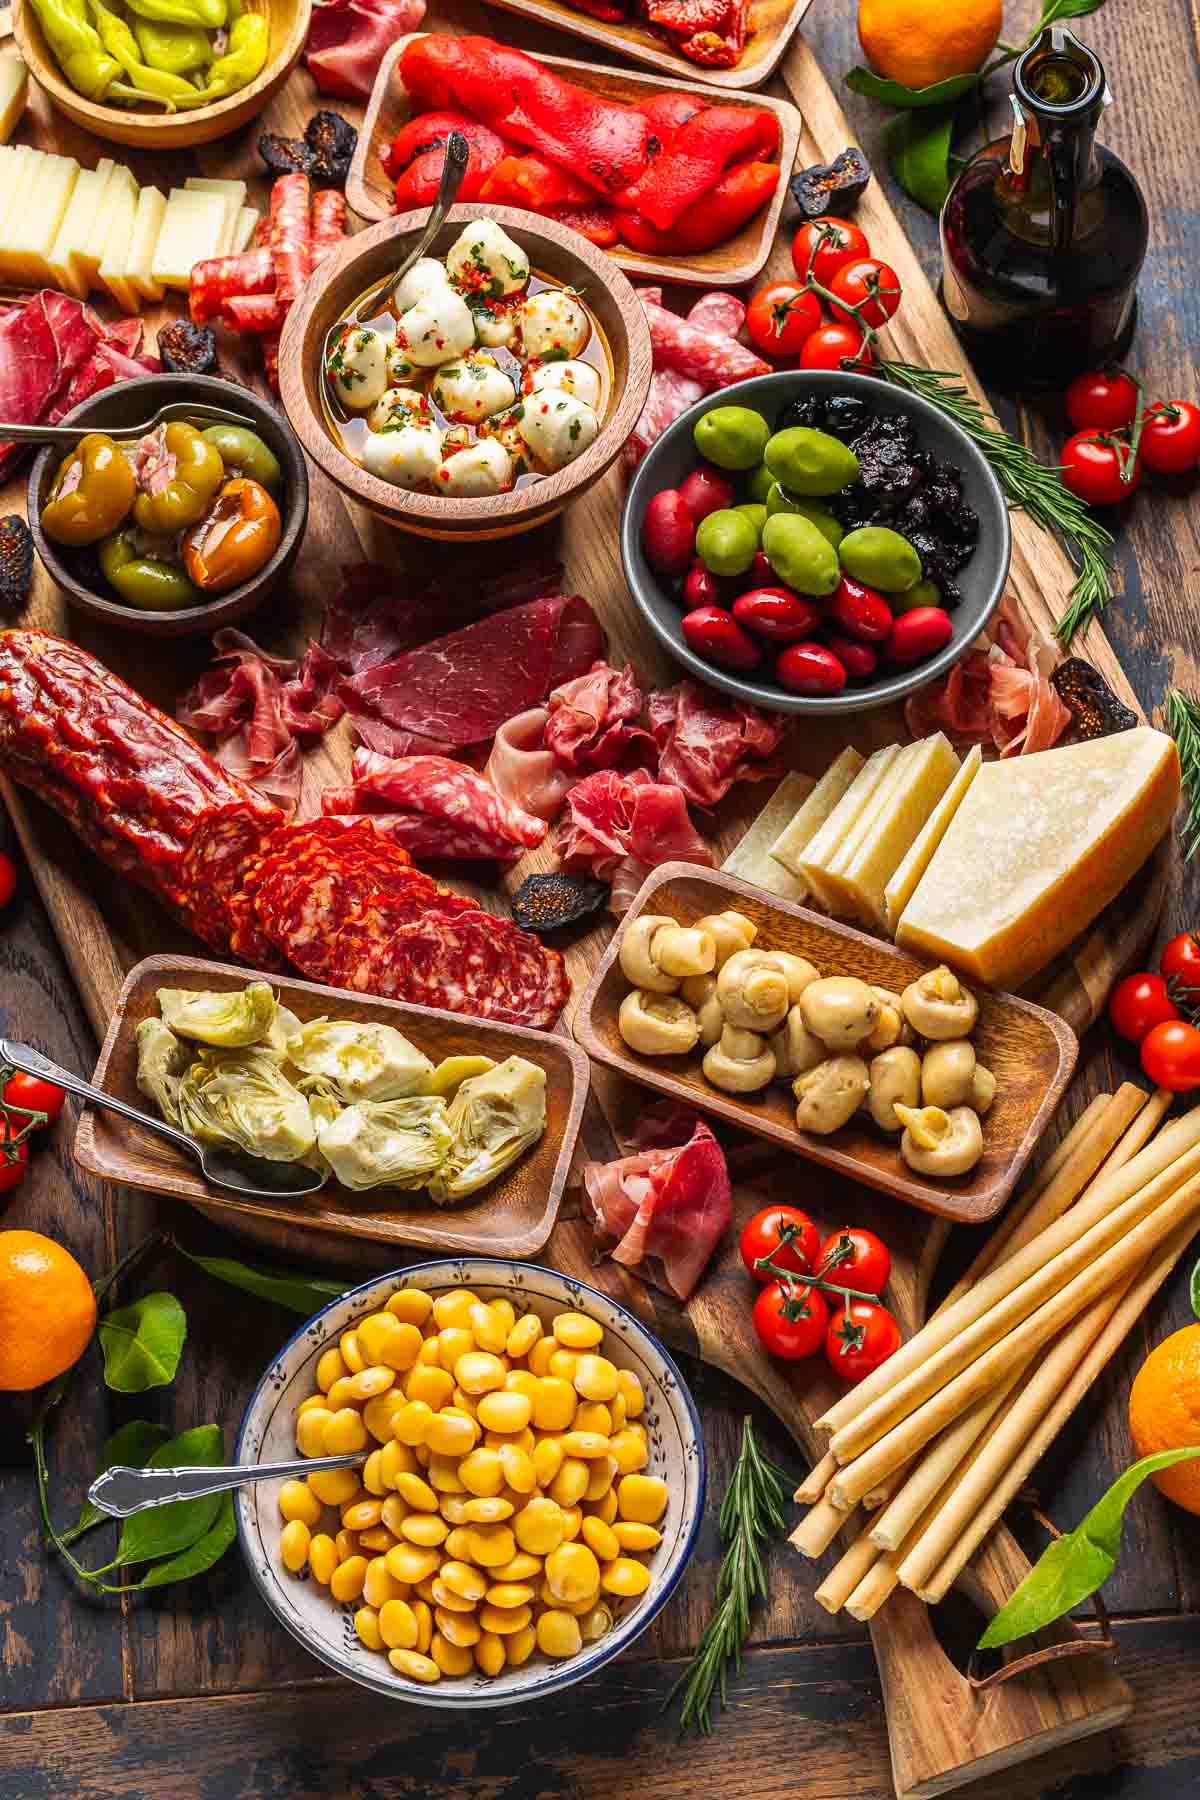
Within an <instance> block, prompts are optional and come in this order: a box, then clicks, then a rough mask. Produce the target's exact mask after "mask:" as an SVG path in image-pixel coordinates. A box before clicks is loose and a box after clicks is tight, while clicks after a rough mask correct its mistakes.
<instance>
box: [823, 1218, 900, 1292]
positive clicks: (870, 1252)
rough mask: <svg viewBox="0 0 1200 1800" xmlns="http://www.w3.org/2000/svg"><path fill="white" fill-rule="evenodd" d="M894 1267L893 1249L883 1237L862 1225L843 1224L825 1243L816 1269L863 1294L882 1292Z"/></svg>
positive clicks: (831, 1279) (841, 1285) (830, 1278)
mask: <svg viewBox="0 0 1200 1800" xmlns="http://www.w3.org/2000/svg"><path fill="white" fill-rule="evenodd" d="M891 1267H892V1258H891V1252H890V1251H889V1250H888V1247H887V1245H886V1244H885V1243H884V1241H883V1239H882V1238H880V1237H876V1235H875V1233H874V1232H873V1231H867V1230H866V1229H865V1228H864V1227H863V1226H862V1225H843V1226H842V1229H841V1230H840V1231H835V1232H833V1233H832V1235H831V1236H829V1237H827V1238H826V1239H825V1242H824V1243H823V1244H822V1245H821V1253H820V1255H819V1256H818V1258H817V1260H816V1262H815V1263H814V1265H813V1272H814V1273H815V1274H817V1275H819V1276H820V1277H821V1280H822V1281H833V1282H836V1283H837V1285H838V1286H839V1287H848V1288H857V1289H858V1291H859V1293H860V1294H882V1292H883V1290H884V1288H885V1287H886V1286H887V1278H888V1275H889V1273H890V1272H891Z"/></svg>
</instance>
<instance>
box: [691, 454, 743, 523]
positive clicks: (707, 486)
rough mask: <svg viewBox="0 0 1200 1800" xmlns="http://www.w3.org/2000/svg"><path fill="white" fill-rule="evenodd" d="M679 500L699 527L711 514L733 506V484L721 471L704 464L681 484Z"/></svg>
mask: <svg viewBox="0 0 1200 1800" xmlns="http://www.w3.org/2000/svg"><path fill="white" fill-rule="evenodd" d="M679 498H680V499H681V500H682V501H683V504H684V505H685V506H686V507H687V509H688V511H689V513H690V514H691V515H692V524H693V525H699V524H700V522H701V520H702V519H707V517H708V515H709V513H711V512H721V511H722V510H723V508H725V507H727V506H732V505H733V499H734V495H733V483H732V481H730V479H729V477H728V475H725V474H723V473H722V471H721V470H720V469H714V468H711V467H710V466H709V465H708V464H707V463H702V464H701V466H700V467H699V468H698V469H693V470H692V472H691V474H690V475H688V476H685V478H684V479H683V480H682V481H681V482H680V484H679Z"/></svg>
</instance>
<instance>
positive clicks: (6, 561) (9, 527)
mask: <svg viewBox="0 0 1200 1800" xmlns="http://www.w3.org/2000/svg"><path fill="white" fill-rule="evenodd" d="M32 582H33V534H32V532H31V531H30V529H29V526H28V525H27V524H26V522H25V520H24V519H23V518H22V517H21V515H20V514H19V513H9V515H8V517H7V518H6V519H0V608H3V610H4V611H5V612H10V613H11V612H16V610H17V608H18V607H19V606H23V605H24V604H25V601H26V599H27V598H28V596H29V589H30V586H31V585H32Z"/></svg>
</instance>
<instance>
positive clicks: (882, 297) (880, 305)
mask: <svg viewBox="0 0 1200 1800" xmlns="http://www.w3.org/2000/svg"><path fill="white" fill-rule="evenodd" d="M829 291H830V293H831V294H833V295H834V296H835V297H836V300H837V301H838V302H840V304H838V305H837V306H836V307H835V310H836V311H837V312H838V313H843V312H845V313H846V314H847V316H848V317H850V318H852V319H853V320H854V321H855V322H856V323H857V324H859V325H862V324H866V325H886V324H887V321H888V320H889V319H890V318H891V316H892V314H893V313H894V312H895V310H896V308H897V307H898V306H899V304H900V277H899V276H898V275H897V273H896V271H895V269H893V268H892V266H891V264H890V263H885V262H877V261H876V259H875V258H874V257H872V256H864V257H859V258H858V259H857V261H855V262H847V263H843V264H842V266H841V268H840V269H839V270H838V271H837V274H836V275H835V276H834V277H833V279H832V281H830V283H829ZM831 304H832V303H831ZM851 306H857V307H858V308H859V311H858V312H857V313H849V312H848V310H847V309H848V308H850V307H851Z"/></svg>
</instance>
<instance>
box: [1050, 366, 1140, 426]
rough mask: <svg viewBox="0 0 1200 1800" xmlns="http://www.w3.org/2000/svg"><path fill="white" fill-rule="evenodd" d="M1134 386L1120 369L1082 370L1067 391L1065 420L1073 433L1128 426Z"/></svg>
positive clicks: (1133, 406) (1134, 404)
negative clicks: (1069, 423)
mask: <svg viewBox="0 0 1200 1800" xmlns="http://www.w3.org/2000/svg"><path fill="white" fill-rule="evenodd" d="M1136 412H1137V384H1136V382H1135V381H1134V379H1133V377H1132V376H1131V375H1126V374H1125V372H1124V370H1122V369H1085V370H1084V373H1083V374H1082V375H1077V376H1076V377H1075V379H1074V381H1073V382H1072V383H1071V385H1070V386H1069V387H1068V389H1067V417H1068V419H1070V421H1071V423H1072V425H1073V426H1074V427H1075V429H1076V431H1089V430H1090V431H1117V430H1118V429H1119V428H1120V427H1121V426H1122V425H1132V424H1133V419H1134V414H1135V413H1136Z"/></svg>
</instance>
